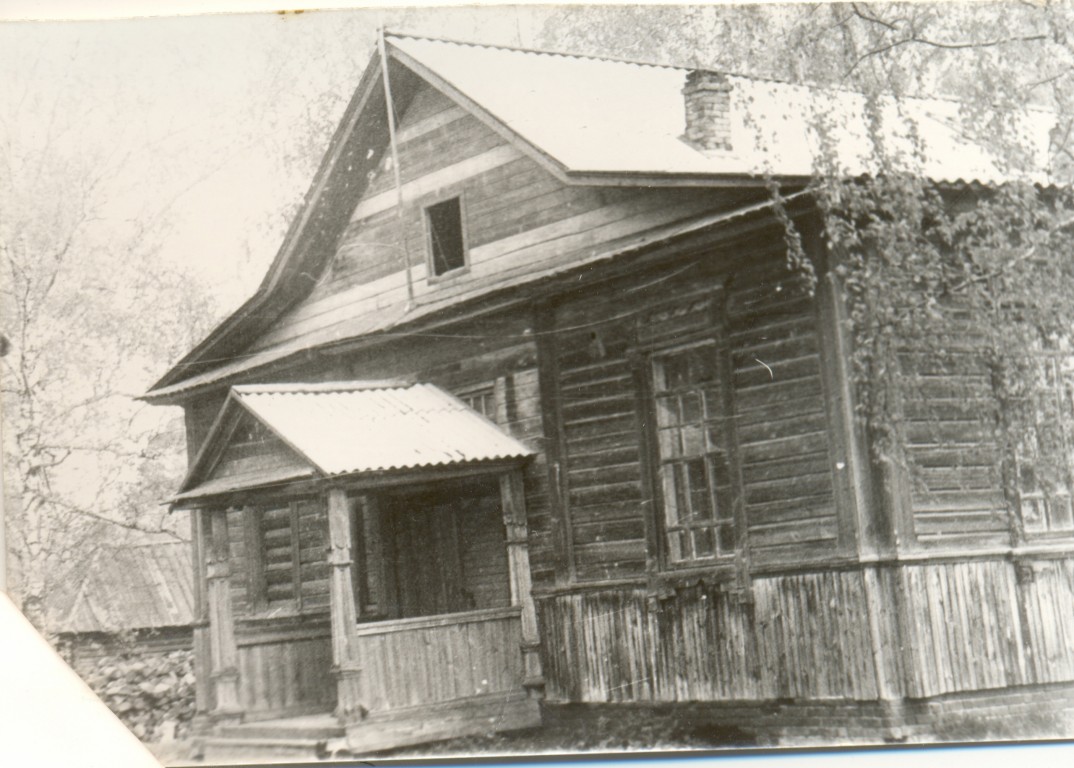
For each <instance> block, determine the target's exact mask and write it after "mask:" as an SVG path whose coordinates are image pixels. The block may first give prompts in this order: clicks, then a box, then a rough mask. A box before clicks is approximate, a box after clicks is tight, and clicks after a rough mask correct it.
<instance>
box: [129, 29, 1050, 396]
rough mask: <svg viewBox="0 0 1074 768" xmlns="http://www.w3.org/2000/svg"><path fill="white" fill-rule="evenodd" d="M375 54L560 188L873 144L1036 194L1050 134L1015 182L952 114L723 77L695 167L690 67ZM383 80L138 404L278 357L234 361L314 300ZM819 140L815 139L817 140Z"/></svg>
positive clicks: (362, 170)
mask: <svg viewBox="0 0 1074 768" xmlns="http://www.w3.org/2000/svg"><path fill="white" fill-rule="evenodd" d="M386 53H387V56H388V57H389V74H390V76H391V79H392V83H393V88H392V90H393V97H394V99H395V102H396V104H395V106H396V109H397V111H398V112H400V113H401V112H402V111H403V110H405V109H406V106H407V105H408V103H409V99H410V97H411V96H412V95H413V92H414V90H415V87H414V86H415V83H418V82H420V81H425V82H428V83H430V84H432V85H433V86H434V87H436V88H438V89H440V90H441V91H443V92H444V93H446V94H447V95H448V96H450V97H451V98H453V99H455V100H456V101H457V102H458V103H460V104H461V105H462V106H463V107H465V108H467V109H468V110H469V111H470V112H471V113H473V114H474V115H476V116H477V117H478V118H480V119H481V120H483V121H484V122H485V123H486V124H487V125H488V126H489V127H491V128H492V129H493V130H495V131H497V132H498V133H500V134H501V135H502V136H504V137H505V138H506V139H507V140H508V141H510V142H511V143H512V144H513V145H514V146H515V147H516V148H517V149H519V150H521V151H522V152H523V153H525V154H527V155H528V156H530V157H531V158H533V159H534V160H536V161H537V162H539V163H540V164H541V165H542V166H543V167H544V168H546V169H547V170H548V171H549V172H551V173H553V174H554V175H556V176H557V178H559V179H560V180H561V181H563V182H565V183H568V184H585V185H631V186H642V185H686V186H698V185H715V186H743V185H752V186H763V185H764V184H765V183H766V181H767V180H768V179H770V178H777V179H781V180H784V181H789V182H795V183H799V184H801V183H805V181H806V180H808V179H809V178H810V177H812V175H813V174H814V172H816V171H817V170H818V164H821V163H822V161H834V165H826V166H824V168H826V172H830V173H841V174H849V175H860V174H868V173H872V172H876V171H877V170H878V164H877V160H876V152H875V150H876V149H877V147H878V146H879V145H881V144H882V145H883V147H884V149H885V150H886V153H887V155H888V156H891V155H892V154H894V155H896V156H898V157H900V158H901V159H902V160H903V161H904V162H905V163H906V164H907V168H909V169H915V170H916V171H917V172H920V173H923V174H925V175H927V176H929V177H931V178H933V179H934V180H936V181H938V182H946V183H960V182H976V183H983V184H995V183H1000V182H1003V181H1008V180H1011V179H1014V178H1020V179H1021V178H1029V179H1031V180H1034V181H1040V182H1043V181H1046V180H1047V173H1046V169H1047V162H1048V157H1047V155H1048V149H1049V131H1050V129H1051V127H1052V125H1053V122H1054V119H1053V117H1052V116H1051V115H1049V114H1048V113H1044V112H1031V113H1026V114H1025V115H1023V116H1021V117H1020V118H1019V119H1017V120H1015V121H1014V122H1015V133H1017V134H1018V135H1019V136H1021V137H1022V138H1023V141H1022V143H1023V145H1024V146H1025V147H1026V150H1027V151H1026V153H1025V157H1024V158H1022V159H1023V160H1024V161H1025V164H1024V168H1023V169H1019V168H1017V167H1014V166H1012V165H1010V164H1009V163H1006V162H1005V160H1004V159H1003V158H1000V157H998V156H995V155H994V154H992V153H991V152H989V151H988V150H987V149H986V148H985V147H984V146H983V145H982V143H981V142H980V141H975V140H974V137H973V134H974V131H973V130H971V129H972V126H973V122H972V120H971V119H970V118H969V117H968V116H967V115H963V114H962V113H961V112H960V106H959V105H958V104H957V103H956V102H952V101H943V100H937V99H902V100H898V101H895V100H893V99H887V100H881V101H880V102H878V105H877V106H878V113H879V114H880V115H881V119H880V120H879V122H877V121H873V120H870V119H869V117H868V109H867V107H868V102H867V100H866V97H865V96H863V95H862V94H859V93H854V92H851V91H845V90H825V89H819V88H815V87H809V86H802V85H793V84H789V83H781V82H777V81H772V80H763V79H757V78H749V77H743V76H739V75H729V80H730V82H731V85H732V91H731V97H732V107H731V115H732V119H731V134H732V149H731V150H730V151H727V152H708V153H705V152H700V151H698V150H696V149H694V148H693V147H692V146H690V145H689V144H687V143H685V142H684V141H683V140H682V138H681V137H682V133H683V130H684V120H685V117H684V109H683V100H682V99H683V97H682V93H681V90H682V86H683V83H684V79H685V75H686V73H687V72H688V71H689V70H688V69H686V68H682V67H669V66H658V65H649V64H638V63H632V62H625V61H616V60H611V59H602V58H595V57H585V56H576V55H569V54H556V53H545V52H535V51H525V50H519V49H512V48H502V47H494V46H487V45H473V44H466V43H456V42H451V41H446V40H435V39H429V38H418V37H410V36H404V35H395V34H392V35H388V36H387V37H386ZM490 72H495V73H496V77H489V76H488V73H490ZM381 77H382V73H381V62H380V60H379V58H378V57H377V56H376V55H374V57H373V58H372V59H371V60H370V62H369V64H368V65H367V66H366V69H365V71H364V73H363V75H362V78H361V82H360V83H359V85H358V88H357V90H356V92H355V95H354V97H353V98H352V100H351V102H350V104H349V105H348V107H347V110H346V112H345V114H344V117H343V119H342V121H341V122H340V125H339V127H338V129H337V131H336V133H335V135H334V136H333V138H332V141H331V143H330V145H329V148H328V151H327V152H326V154H325V157H324V159H323V161H322V163H321V166H320V168H319V170H318V172H317V175H316V176H315V178H314V181H313V184H312V185H311V187H310V190H309V191H308V192H307V194H306V199H305V202H304V205H303V207H302V209H301V210H300V212H299V214H298V215H297V216H296V217H295V219H294V221H293V222H292V225H291V228H290V230H289V231H288V233H287V236H286V237H285V239H284V242H283V245H282V246H281V248H280V250H279V252H278V253H277V255H276V258H275V260H274V261H273V264H272V266H271V267H270V269H269V272H268V274H267V275H266V277H265V279H264V281H263V282H262V284H261V286H260V287H259V288H258V290H257V291H256V293H255V294H254V296H252V297H251V298H250V299H249V300H248V301H247V302H246V303H244V304H243V306H242V307H240V308H239V309H238V310H237V311H236V312H234V313H233V314H232V315H231V316H230V317H228V318H227V319H226V320H225V321H224V322H223V323H221V324H220V325H219V326H218V327H217V328H216V329H214V330H213V331H212V332H211V333H210V334H209V336H208V337H207V338H206V339H205V340H204V341H202V342H201V343H200V344H199V345H198V346H197V347H195V348H194V349H193V350H192V351H191V352H190V353H189V354H187V355H186V356H185V357H184V358H183V359H181V360H180V361H179V362H178V363H176V364H175V365H174V366H173V367H172V368H171V369H170V370H169V371H168V372H167V373H166V374H165V375H164V376H163V377H162V378H161V379H160V380H159V381H158V382H157V383H156V384H154V385H153V387H152V388H151V389H150V391H149V392H148V393H147V394H146V395H145V396H144V397H145V399H147V400H155V401H161V402H174V401H175V400H176V399H182V398H183V397H184V396H185V395H186V393H187V392H189V391H190V390H191V389H193V388H195V387H199V386H203V385H207V384H210V383H213V382H216V381H219V380H220V379H221V378H224V377H225V376H228V375H231V374H233V373H236V372H240V371H247V370H251V369H252V368H254V367H256V366H257V365H262V364H266V363H267V362H271V360H269V359H267V358H269V357H271V358H272V359H280V358H281V357H282V356H284V355H283V354H282V353H281V352H276V353H274V354H273V355H269V356H267V355H258V356H256V360H253V361H247V362H239V363H238V364H236V360H235V358H236V356H237V355H238V354H239V353H240V352H243V351H245V350H246V349H247V348H248V347H249V345H250V344H251V343H252V342H253V341H254V340H255V339H256V338H257V337H258V336H259V335H260V334H261V333H263V332H264V330H265V329H267V328H268V327H270V326H271V324H272V323H273V322H275V321H276V320H277V319H278V318H279V317H280V316H281V315H282V314H283V313H284V312H285V311H286V310H287V309H288V308H289V307H291V306H293V305H294V304H295V303H296V302H298V301H300V300H301V299H302V298H304V297H305V296H306V295H308V294H309V292H310V291H311V290H312V288H313V286H314V285H315V284H316V282H317V280H318V279H319V277H320V276H321V274H322V273H323V272H324V270H325V268H326V267H327V265H328V264H329V263H330V261H331V259H332V256H333V251H334V244H335V242H336V240H337V238H338V237H339V235H340V233H341V232H342V231H343V228H344V227H345V226H346V224H347V220H348V217H349V215H350V213H351V211H352V210H353V208H354V205H355V204H356V203H357V201H358V200H359V199H360V197H361V195H362V193H363V192H364V190H365V187H366V185H367V184H368V180H369V178H370V176H371V173H370V171H371V170H373V169H374V168H376V166H377V164H378V163H379V162H380V158H381V156H382V154H383V151H384V149H385V146H386V144H387V141H388V135H387V125H386V107H385V100H384V95H383V92H382V88H381V87H380V86H381V83H380V81H381ZM817 125H822V126H825V127H826V130H824V131H822V132H821V131H818V130H817ZM870 126H872V127H873V128H875V129H876V130H875V133H870V130H871V129H870ZM877 126H879V127H877ZM822 133H823V136H822V135H821V134H822ZM915 138H920V139H921V141H920V142H918V141H915ZM822 148H825V149H833V148H834V152H824V151H822ZM437 309H443V307H438V308H437ZM406 312H407V308H406V307H402V308H396V307H393V308H390V309H389V310H388V311H386V312H385V313H383V316H382V317H390V319H391V321H390V322H388V323H384V322H380V321H371V319H370V318H363V322H362V323H359V324H358V325H359V326H360V327H356V328H355V329H354V330H353V332H352V333H351V334H350V338H354V337H355V336H359V335H364V334H369V333H374V332H377V331H380V330H384V329H385V328H387V327H392V326H397V325H399V324H401V323H402V322H403V320H404V317H403V316H404V315H406ZM425 314H428V311H427V312H426V313H425ZM405 319H406V320H407V321H409V320H412V319H413V318H412V317H409V316H407V317H406V318H405ZM336 340H339V339H338V338H337V339H336ZM296 351H297V350H289V351H288V352H287V354H294V353H295V352H296Z"/></svg>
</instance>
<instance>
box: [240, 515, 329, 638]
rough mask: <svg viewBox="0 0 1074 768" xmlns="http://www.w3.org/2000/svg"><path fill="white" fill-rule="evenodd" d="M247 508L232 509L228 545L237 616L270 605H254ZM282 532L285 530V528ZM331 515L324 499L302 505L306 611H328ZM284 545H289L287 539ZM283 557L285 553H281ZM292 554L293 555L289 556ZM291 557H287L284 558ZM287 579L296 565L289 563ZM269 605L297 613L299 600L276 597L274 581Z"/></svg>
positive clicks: (301, 524) (303, 588) (301, 541)
mask: <svg viewBox="0 0 1074 768" xmlns="http://www.w3.org/2000/svg"><path fill="white" fill-rule="evenodd" d="M244 514H245V512H244V511H243V510H241V509H231V510H229V511H228V545H229V558H230V560H229V562H230V568H231V578H230V586H231V601H232V607H233V611H234V613H235V616H236V617H240V618H241V617H249V616H254V615H257V613H258V612H259V611H263V610H264V609H265V607H266V606H257V605H251V602H250V595H249V586H250V574H249V572H248V570H247V569H248V567H249V559H248V557H247V551H246V550H247V546H248V544H249V542H248V541H247V536H246V529H245V523H244V520H243V516H244ZM281 534H282V531H281ZM327 536H328V518H327V515H326V514H325V510H324V506H323V505H322V504H321V503H320V502H312V503H306V504H301V505H300V507H299V563H300V568H301V590H302V611H303V612H304V613H306V612H311V611H312V612H315V613H316V612H324V611H327V610H328V561H327V541H328V539H327ZM278 544H279V545H280V546H289V544H287V543H284V542H283V541H280V542H278ZM281 557H283V556H282V555H281ZM287 557H288V558H289V556H287ZM284 559H287V558H284ZM285 570H286V571H287V574H286V577H285V578H286V580H287V581H288V583H289V581H290V579H291V573H292V566H291V565H289V564H288V565H286V568H285ZM266 597H267V599H268V603H267V608H269V609H272V610H273V611H274V612H276V613H281V612H282V613H293V612H295V610H296V607H297V606H296V604H295V602H294V601H293V600H280V601H274V600H273V594H272V589H271V585H270V589H269V593H268V594H267V595H266Z"/></svg>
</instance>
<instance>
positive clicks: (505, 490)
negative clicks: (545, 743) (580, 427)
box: [500, 469, 544, 695]
mask: <svg viewBox="0 0 1074 768" xmlns="http://www.w3.org/2000/svg"><path fill="white" fill-rule="evenodd" d="M500 503H501V505H502V507H503V524H504V529H505V531H506V534H507V565H508V569H509V577H510V580H511V605H518V606H521V607H522V664H523V675H524V678H523V680H522V684H523V685H524V686H525V687H526V689H527V690H529V691H530V693H531V695H540V694H541V693H542V692H543V690H544V676H543V674H542V672H541V657H540V653H539V651H540V647H541V638H540V635H539V634H538V631H537V608H536V606H535V605H534V603H533V582H532V578H531V575H530V546H529V536H528V527H527V525H526V495H525V491H524V490H523V485H522V471H521V470H518V469H515V470H512V471H510V472H508V473H506V474H504V475H502V476H501V477H500Z"/></svg>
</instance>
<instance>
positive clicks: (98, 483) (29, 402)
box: [0, 78, 215, 627]
mask: <svg viewBox="0 0 1074 768" xmlns="http://www.w3.org/2000/svg"><path fill="white" fill-rule="evenodd" d="M8 84H9V85H8V87H12V88H17V87H19V86H21V88H22V91H21V93H15V94H5V95H6V96H8V98H9V99H10V100H11V101H13V102H14V103H17V104H18V105H19V106H20V108H21V109H22V110H25V112H21V113H16V114H0V142H2V144H0V147H2V150H0V163H3V165H2V170H0V270H2V272H0V299H2V307H3V310H2V311H3V317H2V321H3V327H4V331H5V333H6V335H7V337H8V339H9V340H10V342H11V349H10V351H9V353H8V354H7V356H6V357H4V358H3V376H2V383H3V388H2V396H3V404H4V409H5V412H4V420H5V424H4V437H5V441H6V444H5V446H4V457H5V461H6V462H7V466H6V472H5V477H6V478H7V482H9V483H11V484H12V486H13V490H14V491H15V494H14V495H15V496H16V498H18V500H19V502H20V504H19V505H18V507H17V508H16V509H8V510H7V514H8V521H7V544H8V547H9V554H10V563H11V571H12V573H11V576H12V579H11V585H10V586H11V591H12V594H13V595H14V596H15V597H16V598H17V599H18V600H19V602H21V604H22V607H23V608H24V611H25V612H26V613H27V615H28V616H29V617H30V618H31V620H32V621H34V622H35V624H36V625H37V626H38V627H43V626H44V620H45V618H46V617H45V615H44V607H45V606H44V601H45V598H46V596H48V595H50V594H53V593H55V592H56V590H57V589H58V588H59V587H60V586H62V585H63V584H65V583H66V582H68V581H69V576H70V574H71V573H73V572H75V571H76V570H77V568H78V567H79V565H80V564H81V563H83V562H85V560H86V558H87V557H89V556H91V555H92V554H93V553H94V551H95V550H96V549H97V548H99V547H102V546H113V545H116V544H118V543H120V542H121V541H122V540H123V535H124V534H125V533H126V532H152V533H157V534H165V535H171V536H175V535H179V532H178V529H177V528H176V525H175V521H172V520H169V519H167V518H166V517H165V516H164V514H163V508H162V507H160V506H159V503H160V501H162V500H163V499H165V498H166V497H167V494H168V493H169V492H170V491H171V489H172V487H174V486H173V484H174V482H175V481H176V479H177V476H178V475H177V473H178V472H180V471H181V467H182V452H181V449H180V448H179V445H178V442H179V441H181V438H180V437H179V435H180V434H181V427H180V426H179V425H178V424H177V423H176V414H174V413H173V414H162V413H159V412H149V411H148V410H147V407H146V406H144V405H142V404H140V403H138V402H137V401H135V400H134V398H135V397H137V396H138V395H139V394H141V392H142V391H143V387H144V386H145V384H146V382H147V381H151V376H152V375H153V374H154V373H155V372H156V371H157V370H159V368H160V367H161V366H162V365H164V364H165V363H166V361H169V360H172V359H174V358H175V357H176V356H177V355H178V353H179V352H180V351H183V350H185V349H187V348H189V346H190V345H191V344H192V343H193V342H194V341H196V340H197V339H198V338H200V336H201V335H202V334H203V333H204V331H205V330H206V329H207V323H208V321H209V320H210V319H211V318H212V316H213V314H214V309H215V308H214V307H212V306H211V305H210V300H209V298H208V297H209V296H210V295H211V294H209V292H208V291H206V290H204V287H203V286H199V285H198V284H197V283H196V282H195V281H193V280H191V278H190V277H188V276H186V275H183V274H182V273H181V272H179V271H178V270H176V269H174V268H170V267H168V266H167V265H162V264H161V263H160V262H159V261H158V260H157V259H156V258H155V257H156V254H157V250H158V247H159V243H160V242H161V239H162V237H164V236H166V231H167V227H166V224H167V222H166V218H165V216H164V214H165V213H166V210H167V203H164V207H163V208H161V207H159V206H160V205H161V203H160V201H153V202H154V203H155V206H147V210H145V211H143V212H142V213H140V214H139V215H136V216H135V217H133V218H126V217H122V218H121V217H120V216H117V214H116V211H117V210H124V211H129V210H130V209H129V208H127V207H125V206H121V205H120V201H121V199H122V198H123V197H124V196H125V195H127V194H128V192H127V190H124V189H123V188H121V187H118V186H117V185H116V184H115V183H114V182H115V180H116V179H118V178H121V177H122V172H123V171H124V169H125V168H126V167H127V166H128V164H129V163H130V162H131V157H132V156H133V152H134V150H133V148H132V146H131V145H125V144H124V143H123V141H122V137H116V138H117V141H116V142H115V143H114V144H110V145H105V146H104V148H103V149H101V151H97V152H94V151H91V150H92V148H91V147H89V146H88V145H87V144H86V143H85V142H84V141H82V136H83V134H84V132H86V131H88V130H93V128H94V127H95V120H97V119H99V115H95V114H94V110H93V109H92V108H91V107H89V106H87V105H86V104H84V103H83V104H79V103H75V104H71V103H61V102H59V101H58V100H53V101H51V102H50V101H48V100H47V98H46V97H43V96H41V95H40V92H39V91H37V90H36V89H35V88H34V82H33V80H32V79H31V78H27V79H24V80H18V79H12V80H10V81H8ZM24 115H34V116H35V118H37V119H34V120H32V121H31V120H23V119H21V117H22V116H24ZM42 116H43V117H44V118H45V119H43V120H41V119H40V118H41V117H42ZM42 124H43V125H45V126H47V130H46V132H45V133H44V135H38V134H36V133H35V134H34V135H30V134H29V130H30V128H31V126H33V127H34V128H36V127H37V126H40V125H42ZM31 146H32V147H33V149H34V151H27V147H31ZM162 416H164V418H162ZM150 499H155V501H153V502H152V503H150Z"/></svg>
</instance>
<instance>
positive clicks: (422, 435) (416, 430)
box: [174, 381, 533, 502]
mask: <svg viewBox="0 0 1074 768" xmlns="http://www.w3.org/2000/svg"><path fill="white" fill-rule="evenodd" d="M243 412H245V413H249V414H250V415H252V416H253V417H254V418H255V419H256V420H257V421H259V422H260V423H261V424H263V425H264V426H265V427H267V428H268V429H269V430H270V431H271V432H272V433H273V434H274V435H275V436H276V437H278V438H279V439H280V440H281V441H282V442H283V444H284V445H285V446H286V449H288V450H290V451H292V452H293V454H294V455H295V457H297V458H298V459H300V460H301V462H302V463H304V464H306V465H308V468H309V471H308V472H304V471H297V470H295V469H294V468H291V469H289V470H288V471H287V473H286V476H285V477H276V476H275V475H273V474H272V472H271V471H269V472H268V473H262V474H264V476H261V475H258V474H243V475H240V476H238V477H234V478H228V477H216V476H214V474H213V472H214V469H215V467H216V461H217V460H218V459H219V457H220V455H221V452H222V450H223V449H224V448H225V447H226V446H227V441H228V439H229V436H230V430H229V429H228V425H230V424H233V423H234V420H235V418H237V417H238V416H239V415H241V413H243ZM532 455H533V451H532V450H530V449H529V448H527V447H526V446H525V445H524V444H523V443H521V442H519V441H518V440H516V439H514V438H513V437H511V436H510V435H508V434H506V433H505V432H504V431H503V430H501V429H500V427H498V426H497V425H496V424H494V423H493V422H492V421H490V420H489V419H487V418H485V417H484V416H482V415H481V414H479V413H477V412H476V411H474V410H473V409H471V408H470V407H469V406H467V405H466V404H465V403H463V402H462V401H461V400H459V399H458V398H456V397H454V396H453V395H451V394H449V393H447V392H445V391H444V390H442V389H440V388H439V387H436V386H434V385H432V384H410V383H399V382H362V381H350V382H331V383H323V384H280V385H246V386H237V387H232V389H231V393H230V395H229V397H228V399H227V401H226V402H225V403H224V406H223V408H222V409H221V413H220V416H219V417H218V418H217V420H216V423H215V424H214V425H213V428H212V429H211V430H210V433H209V435H208V437H207V438H206V441H205V445H204V447H203V448H202V451H201V452H200V453H199V455H198V457H197V458H196V459H195V461H194V463H193V465H192V467H191V469H190V472H189V473H188V475H187V477H186V479H185V480H184V481H183V484H182V486H181V488H180V492H179V494H178V495H177V496H176V498H175V499H174V501H176V502H182V501H189V500H192V499H197V498H204V497H207V496H213V495H219V494H224V493H232V492H236V491H241V490H249V489H254V488H258V487H264V486H268V485H274V484H278V483H281V482H286V481H288V480H294V479H301V478H303V477H313V478H317V477H321V478H323V477H331V476H339V475H363V474H374V473H385V472H399V471H406V470H419V469H423V468H437V467H440V468H443V467H450V466H454V465H471V464H480V463H483V462H500V461H510V460H522V459H525V458H527V457H529V456H532Z"/></svg>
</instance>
